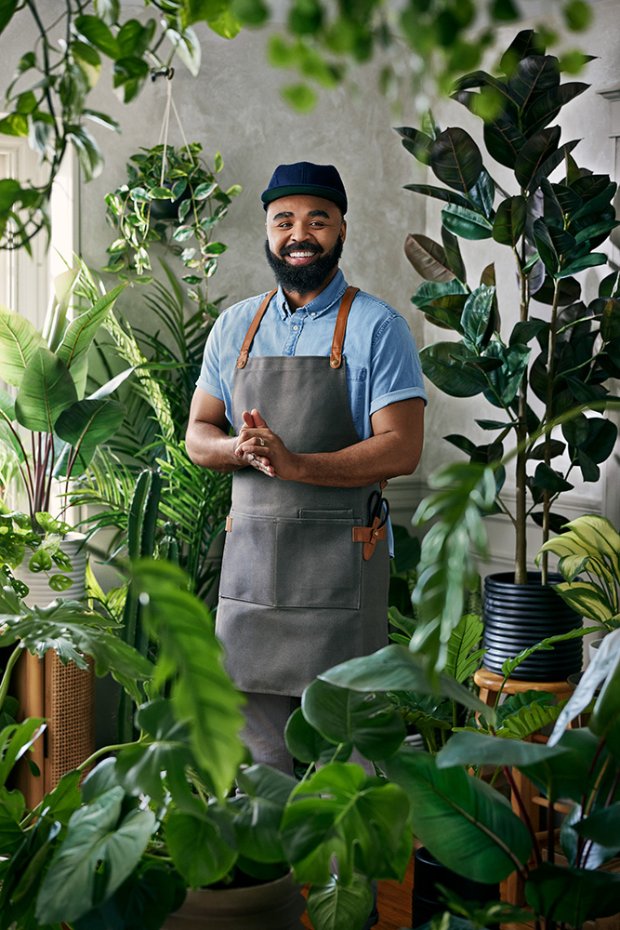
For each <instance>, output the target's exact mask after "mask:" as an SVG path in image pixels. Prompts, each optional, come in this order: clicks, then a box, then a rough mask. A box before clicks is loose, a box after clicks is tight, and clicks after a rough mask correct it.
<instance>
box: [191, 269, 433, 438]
mask: <svg viewBox="0 0 620 930" xmlns="http://www.w3.org/2000/svg"><path fill="white" fill-rule="evenodd" d="M346 288H347V283H346V281H345V279H344V275H343V274H342V271H338V272H337V273H336V275H335V276H334V278H332V280H331V281H330V282H329V284H328V285H327V287H326V288H325V289H324V290H323V291H321V293H320V294H319V295H318V297H316V298H315V299H314V300H313V301H311V303H309V304H307V305H306V306H305V307H301V308H300V309H298V310H295V312H294V313H289V312H288V306H287V303H286V298H285V296H284V293H283V291H282V289H281V288H278V292H277V294H276V295H275V297H274V298H273V300H272V301H271V303H270V305H269V308H268V310H267V312H266V314H265V316H264V317H263V319H262V322H261V324H260V326H259V328H258V332H257V333H256V336H255V338H254V342H253V344H252V348H251V350H250V358H252V357H259V356H264V355H269V356H278V355H318V356H329V354H330V350H331V344H332V337H333V334H334V326H335V324H336V316H337V314H338V308H339V306H340V300H341V298H342V295H343V294H344V292H345V290H346ZM264 296H265V295H264V294H259V295H258V296H257V297H250V298H248V299H247V300H242V301H241V302H240V303H238V304H235V305H234V306H232V307H230V308H229V309H228V310H225V311H224V313H222V314H221V315H220V316H219V317H218V319H217V320H216V322H215V324H214V326H213V329H212V330H211V332H210V334H209V338H208V340H207V344H206V346H205V352H204V358H203V362H202V369H201V372H200V377H199V378H198V381H197V382H196V384H197V386H198V387H199V388H200V389H201V390H203V391H205V392H206V393H207V394H210V395H211V396H212V397H217V398H218V400H223V401H224V404H225V407H226V416H227V418H228V421H229V423H231V424H232V425H233V426H234V427H235V429H236V430H239V429H240V427H241V424H240V423H233V421H232V389H233V379H234V376H235V365H236V362H237V356H238V354H239V350H240V348H241V343H242V342H243V339H244V337H245V334H246V332H247V330H248V328H249V326H250V323H251V322H252V319H253V318H254V315H255V313H256V311H257V309H258V307H259V305H260V302H261V300H262V299H263V297H264ZM344 356H345V360H346V366H347V367H346V371H347V384H348V388H349V400H350V404H351V414H352V416H353V422H354V423H355V427H356V429H357V431H358V433H359V436H360V439H367V438H368V437H369V436H370V435H372V429H371V425H370V417H371V416H372V414H373V413H376V412H377V410H381V408H382V407H387V406H388V405H389V404H394V403H396V402H397V401H399V400H407V399H409V398H411V397H422V398H423V399H424V401H426V393H425V390H424V383H423V379H422V369H421V367H420V361H419V359H418V353H417V349H416V346H415V342H414V339H413V336H412V335H411V332H410V330H409V327H408V325H407V322H406V320H405V319H404V318H403V317H402V316H401V315H400V314H399V313H397V312H396V310H394V309H392V307H390V306H389V305H388V304H386V303H384V302H383V301H381V300H378V299H377V298H376V297H372V296H371V295H370V294H366V293H364V292H363V291H360V292H359V293H358V294H357V295H356V297H355V300H354V301H353V305H352V307H351V312H350V314H349V320H348V323H347V331H346V336H345V342H344ZM258 406H260V401H259V403H258Z"/></svg>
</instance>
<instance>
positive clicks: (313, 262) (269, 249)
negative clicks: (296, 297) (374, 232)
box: [265, 194, 347, 294]
mask: <svg viewBox="0 0 620 930" xmlns="http://www.w3.org/2000/svg"><path fill="white" fill-rule="evenodd" d="M266 227H267V242H266V244H265V245H266V249H265V251H266V254H267V260H268V262H269V264H270V265H271V268H272V269H273V271H274V273H275V275H276V278H277V280H278V282H279V283H280V284H281V285H282V287H283V288H284V289H285V290H290V291H294V292H296V293H298V294H307V293H310V292H312V291H314V290H317V289H319V288H320V287H321V286H322V285H323V284H326V283H327V281H328V280H329V278H330V277H331V276H332V273H333V271H334V269H335V268H336V267H337V265H338V260H339V259H340V255H341V252H342V244H343V242H344V239H345V235H346V228H347V224H346V223H345V221H344V219H343V217H342V213H341V212H340V209H339V207H337V206H336V204H335V203H332V202H331V200H325V199H324V198H323V197H312V196H310V195H307V194H292V195H291V196H290V197H280V198H279V199H278V200H275V201H274V202H273V203H270V204H269V206H268V208H267V221H266Z"/></svg>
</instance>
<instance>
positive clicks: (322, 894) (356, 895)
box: [308, 875, 373, 930]
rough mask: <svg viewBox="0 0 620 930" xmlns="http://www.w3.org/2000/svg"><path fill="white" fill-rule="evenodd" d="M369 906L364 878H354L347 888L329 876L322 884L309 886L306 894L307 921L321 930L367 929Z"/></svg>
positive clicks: (370, 905)
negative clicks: (327, 880) (325, 882)
mask: <svg viewBox="0 0 620 930" xmlns="http://www.w3.org/2000/svg"><path fill="white" fill-rule="evenodd" d="M372 904H373V896H372V892H371V890H370V884H369V882H368V879H367V878H363V877H362V876H360V875H354V876H353V880H352V881H351V883H350V884H348V885H343V884H342V882H341V881H340V880H339V878H338V876H337V875H332V876H331V877H330V880H329V882H328V883H327V884H326V885H319V886H316V885H313V886H312V887H311V889H310V891H309V893H308V914H309V915H310V920H311V921H312V925H313V926H314V927H320V928H321V930H342V928H343V927H346V928H347V930H362V928H363V927H364V926H367V921H368V915H369V914H370V911H371V908H372Z"/></svg>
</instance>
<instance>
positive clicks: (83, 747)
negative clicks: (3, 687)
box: [14, 533, 95, 806]
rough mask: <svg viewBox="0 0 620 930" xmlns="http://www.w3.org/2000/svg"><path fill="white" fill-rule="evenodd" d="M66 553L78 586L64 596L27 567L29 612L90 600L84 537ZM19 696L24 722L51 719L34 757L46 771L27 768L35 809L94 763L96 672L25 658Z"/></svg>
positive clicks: (27, 790) (24, 780) (75, 536)
mask: <svg viewBox="0 0 620 930" xmlns="http://www.w3.org/2000/svg"><path fill="white" fill-rule="evenodd" d="M63 549H65V551H66V552H67V554H68V555H69V556H70V558H71V561H72V563H73V569H72V571H71V572H70V573H67V574H70V576H71V577H73V579H74V583H73V586H72V587H71V588H68V589H67V590H66V591H64V592H63V593H62V595H57V594H55V592H54V591H52V590H51V588H50V587H49V584H48V578H47V575H46V574H45V573H44V572H40V573H37V574H33V573H32V572H30V571H29V570H28V569H27V568H24V567H23V566H21V567H20V569H19V570H18V571H16V573H15V574H16V575H17V576H18V577H19V578H20V579H21V580H22V581H23V582H24V583H25V584H27V585H28V587H29V588H30V593H29V594H28V596H27V597H26V598H25V601H26V603H27V604H28V606H29V607H33V606H35V605H36V606H37V607H45V606H47V604H49V603H50V602H51V601H53V600H54V599H55V598H56V597H63V598H67V599H72V600H80V599H82V598H84V595H85V570H86V550H85V548H84V537H83V536H82V535H81V534H79V533H70V534H69V535H68V536H67V537H66V539H65V541H64V543H63ZM15 681H16V684H15V689H14V690H15V694H16V697H17V699H18V701H19V704H20V715H21V716H22V717H24V718H25V717H45V719H46V720H47V730H46V733H45V737H44V738H41V739H38V740H37V741H36V743H35V744H34V746H33V749H32V753H31V756H30V758H31V759H32V761H33V762H34V763H35V764H36V765H37V766H38V768H39V769H40V772H41V774H40V776H36V775H33V774H32V772H31V770H30V768H29V767H28V766H26V765H24V766H23V767H22V769H21V772H20V777H19V787H20V790H21V791H22V792H23V793H24V795H25V797H26V801H27V803H28V805H29V806H34V805H35V804H37V803H38V802H39V801H40V800H41V798H42V797H43V795H44V794H46V793H47V792H49V791H51V790H52V788H54V786H55V785H56V784H57V783H58V781H59V780H60V779H61V778H62V776H63V775H64V774H65V772H68V771H70V770H71V769H74V768H75V767H76V766H77V765H79V764H80V763H81V762H83V761H84V759H86V758H88V756H89V755H90V754H91V753H92V752H93V750H94V748H95V737H94V733H95V726H94V724H95V694H94V675H93V672H92V670H88V671H85V670H83V669H79V668H77V667H76V666H75V665H73V663H69V665H63V664H62V662H60V660H59V659H58V657H57V656H56V655H55V653H53V652H48V653H47V654H46V656H45V658H44V659H38V658H37V657H36V656H33V655H30V653H25V654H24V655H23V656H22V658H21V659H20V661H19V663H18V665H17V669H16V679H15Z"/></svg>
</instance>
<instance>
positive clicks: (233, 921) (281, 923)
mask: <svg viewBox="0 0 620 930" xmlns="http://www.w3.org/2000/svg"><path fill="white" fill-rule="evenodd" d="M305 909H306V902H305V900H304V898H303V895H302V894H301V890H300V887H299V885H298V884H296V882H295V881H294V880H293V877H292V875H291V874H290V873H289V874H288V875H284V876H283V877H282V878H278V879H276V880H275V881H271V882H263V883H261V884H260V885H250V886H248V887H246V888H221V889H220V888H218V889H213V888H200V889H198V890H196V891H189V892H188V893H187V897H186V898H185V901H184V903H183V905H182V907H181V908H179V910H178V911H175V913H174V914H171V915H170V917H168V919H167V920H166V922H165V924H164V926H163V928H162V930H204V928H206V927H208V928H209V930H266V928H269V930H304V925H303V924H302V922H301V915H302V914H303V912H304V911H305Z"/></svg>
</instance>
